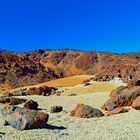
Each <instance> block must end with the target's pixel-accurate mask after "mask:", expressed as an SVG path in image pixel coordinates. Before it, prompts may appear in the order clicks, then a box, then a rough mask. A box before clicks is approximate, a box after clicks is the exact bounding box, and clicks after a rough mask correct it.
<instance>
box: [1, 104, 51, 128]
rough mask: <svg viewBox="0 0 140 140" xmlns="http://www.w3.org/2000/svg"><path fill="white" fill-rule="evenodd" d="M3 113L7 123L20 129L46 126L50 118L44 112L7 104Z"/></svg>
mask: <svg viewBox="0 0 140 140" xmlns="http://www.w3.org/2000/svg"><path fill="white" fill-rule="evenodd" d="M1 113H2V116H3V118H4V120H5V124H7V125H8V124H9V125H11V126H12V127H14V128H16V129H18V130H25V129H36V128H44V127H46V123H47V121H48V118H49V115H48V114H46V113H44V112H38V111H36V110H30V109H25V108H20V107H17V106H9V105H7V106H5V107H4V108H3V109H2V110H1Z"/></svg>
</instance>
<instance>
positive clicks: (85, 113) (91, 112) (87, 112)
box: [70, 104, 104, 118]
mask: <svg viewBox="0 0 140 140" xmlns="http://www.w3.org/2000/svg"><path fill="white" fill-rule="evenodd" d="M70 115H71V116H75V117H80V118H93V117H102V116H104V114H103V113H102V112H101V111H100V110H99V109H96V108H93V107H91V106H88V105H84V104H77V106H76V108H75V109H74V110H72V111H71V113H70Z"/></svg>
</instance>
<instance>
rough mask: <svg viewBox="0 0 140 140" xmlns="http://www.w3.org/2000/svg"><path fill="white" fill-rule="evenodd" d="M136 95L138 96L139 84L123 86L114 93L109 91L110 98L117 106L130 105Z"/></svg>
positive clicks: (139, 91)
mask: <svg viewBox="0 0 140 140" xmlns="http://www.w3.org/2000/svg"><path fill="white" fill-rule="evenodd" d="M137 96H140V86H133V87H131V88H124V89H122V90H120V91H118V92H116V93H111V94H110V99H111V101H112V102H114V103H115V104H116V105H118V106H130V105H132V102H133V101H134V100H135V99H136V97H137Z"/></svg>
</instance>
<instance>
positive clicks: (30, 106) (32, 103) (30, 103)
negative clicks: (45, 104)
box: [23, 100, 38, 110]
mask: <svg viewBox="0 0 140 140" xmlns="http://www.w3.org/2000/svg"><path fill="white" fill-rule="evenodd" d="M23 108H27V109H32V110H37V108H38V103H37V102H35V101H33V100H27V101H26V102H25V104H24V106H23Z"/></svg>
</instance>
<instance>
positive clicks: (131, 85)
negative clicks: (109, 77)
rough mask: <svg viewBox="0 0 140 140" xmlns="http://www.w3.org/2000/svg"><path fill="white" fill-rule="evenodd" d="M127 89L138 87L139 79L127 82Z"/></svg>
mask: <svg viewBox="0 0 140 140" xmlns="http://www.w3.org/2000/svg"><path fill="white" fill-rule="evenodd" d="M127 85H128V88H131V87H133V86H140V79H134V80H131V81H129V82H128V84H127Z"/></svg>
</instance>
